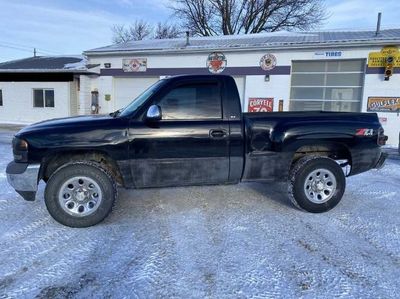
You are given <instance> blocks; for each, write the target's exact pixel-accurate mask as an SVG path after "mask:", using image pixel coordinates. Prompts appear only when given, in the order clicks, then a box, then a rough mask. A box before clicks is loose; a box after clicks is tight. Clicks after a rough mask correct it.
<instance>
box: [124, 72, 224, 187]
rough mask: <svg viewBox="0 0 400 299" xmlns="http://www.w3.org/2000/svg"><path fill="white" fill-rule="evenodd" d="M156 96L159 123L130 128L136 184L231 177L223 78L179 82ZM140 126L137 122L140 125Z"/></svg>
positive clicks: (186, 182)
mask: <svg viewBox="0 0 400 299" xmlns="http://www.w3.org/2000/svg"><path fill="white" fill-rule="evenodd" d="M177 84H178V85H175V86H173V87H171V88H170V89H169V90H168V91H166V92H165V93H164V94H163V95H160V96H159V97H158V98H157V97H156V98H155V99H153V103H152V104H155V105H158V106H159V107H160V108H161V113H162V118H161V120H159V121H157V122H156V123H153V124H149V123H146V122H145V121H144V122H141V124H140V125H139V126H140V127H141V128H140V129H139V130H137V132H140V133H135V128H134V127H131V128H130V140H131V144H130V158H131V160H130V163H131V168H132V176H133V181H134V184H135V186H136V187H158V186H181V185H200V184H218V183H224V182H227V181H228V176H229V122H228V121H227V120H224V119H223V114H222V101H221V98H222V97H221V90H222V89H221V83H220V82H219V81H218V80H215V79H214V80H210V79H208V80H206V79H204V81H201V82H199V81H198V80H197V81H196V82H190V81H185V83H177ZM136 125H137V124H136Z"/></svg>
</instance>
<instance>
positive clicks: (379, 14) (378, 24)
mask: <svg viewBox="0 0 400 299" xmlns="http://www.w3.org/2000/svg"><path fill="white" fill-rule="evenodd" d="M381 18H382V13H381V12H379V13H378V21H377V22H376V31H375V36H378V34H379V32H380V31H381Z"/></svg>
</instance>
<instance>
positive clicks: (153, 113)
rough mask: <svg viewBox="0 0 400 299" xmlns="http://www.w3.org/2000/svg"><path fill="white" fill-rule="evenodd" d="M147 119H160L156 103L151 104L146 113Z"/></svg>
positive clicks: (159, 110)
mask: <svg viewBox="0 0 400 299" xmlns="http://www.w3.org/2000/svg"><path fill="white" fill-rule="evenodd" d="M146 120H147V121H159V120H161V108H160V106H158V105H151V106H150V107H149V109H148V110H147V113H146Z"/></svg>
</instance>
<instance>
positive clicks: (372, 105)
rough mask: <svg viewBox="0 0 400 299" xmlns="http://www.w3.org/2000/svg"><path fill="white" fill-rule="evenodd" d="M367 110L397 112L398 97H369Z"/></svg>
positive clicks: (399, 104)
mask: <svg viewBox="0 0 400 299" xmlns="http://www.w3.org/2000/svg"><path fill="white" fill-rule="evenodd" d="M367 111H376V112H398V111H400V98H397V97H369V98H368V103H367Z"/></svg>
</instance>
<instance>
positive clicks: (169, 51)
mask: <svg viewBox="0 0 400 299" xmlns="http://www.w3.org/2000/svg"><path fill="white" fill-rule="evenodd" d="M399 44H400V39H387V40H376V41H371V40H368V41H351V42H343V41H335V42H327V43H308V44H299V43H296V44H290V43H287V44H282V43H279V44H277V45H274V44H265V45H254V46H248V45H247V46H241V45H238V46H237V47H234V46H230V47H219V48H212V47H193V46H189V47H182V48H174V49H171V48H167V49H157V48H153V49H152V48H148V49H135V50H132V49H128V50H113V51H85V52H84V55H87V56H124V55H130V54H135V55H148V54H155V55H157V54H193V53H203V52H209V51H223V52H248V51H266V50H274V51H287V50H312V49H326V48H354V47H360V48H366V47H371V46H375V47H376V46H387V45H399Z"/></svg>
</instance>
